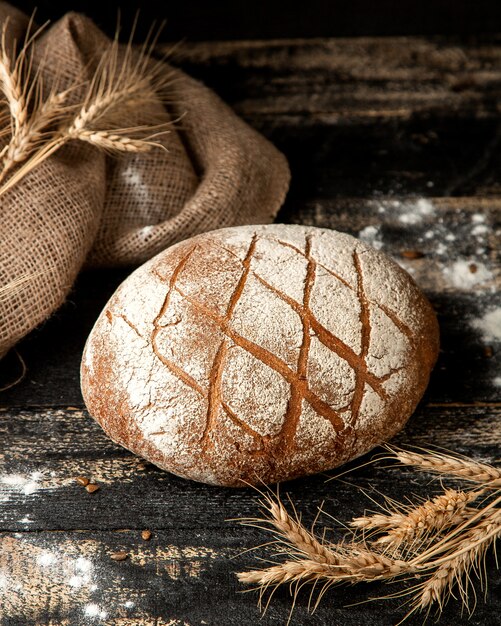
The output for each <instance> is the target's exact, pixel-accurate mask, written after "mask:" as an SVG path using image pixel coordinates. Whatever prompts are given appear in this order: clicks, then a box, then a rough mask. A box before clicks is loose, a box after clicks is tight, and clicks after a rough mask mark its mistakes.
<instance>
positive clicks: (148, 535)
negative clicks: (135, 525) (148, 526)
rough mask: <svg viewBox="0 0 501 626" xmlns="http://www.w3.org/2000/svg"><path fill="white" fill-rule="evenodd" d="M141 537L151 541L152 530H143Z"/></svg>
mask: <svg viewBox="0 0 501 626" xmlns="http://www.w3.org/2000/svg"><path fill="white" fill-rule="evenodd" d="M141 537H142V539H144V541H149V540H150V539H151V530H143V532H142V533H141Z"/></svg>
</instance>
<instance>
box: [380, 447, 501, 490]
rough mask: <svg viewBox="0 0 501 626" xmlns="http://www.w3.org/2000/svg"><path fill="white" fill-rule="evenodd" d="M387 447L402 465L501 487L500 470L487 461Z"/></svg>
mask: <svg viewBox="0 0 501 626" xmlns="http://www.w3.org/2000/svg"><path fill="white" fill-rule="evenodd" d="M388 449H389V450H390V451H391V452H393V454H394V455H395V457H396V458H397V459H398V460H399V461H400V463H402V464H404V465H411V466H413V467H416V468H417V469H419V470H423V471H426V472H433V473H436V474H442V475H446V476H454V477H456V478H461V479H463V480H467V481H471V482H475V483H480V484H482V485H483V486H484V487H486V488H489V489H499V488H500V487H501V470H500V469H498V468H496V467H493V466H492V465H488V464H487V463H480V462H478V461H474V460H473V459H465V458H461V457H457V456H452V455H450V454H442V453H439V452H433V453H429V454H420V453H418V452H413V451H412V452H411V451H409V450H399V449H397V448H389V447H388Z"/></svg>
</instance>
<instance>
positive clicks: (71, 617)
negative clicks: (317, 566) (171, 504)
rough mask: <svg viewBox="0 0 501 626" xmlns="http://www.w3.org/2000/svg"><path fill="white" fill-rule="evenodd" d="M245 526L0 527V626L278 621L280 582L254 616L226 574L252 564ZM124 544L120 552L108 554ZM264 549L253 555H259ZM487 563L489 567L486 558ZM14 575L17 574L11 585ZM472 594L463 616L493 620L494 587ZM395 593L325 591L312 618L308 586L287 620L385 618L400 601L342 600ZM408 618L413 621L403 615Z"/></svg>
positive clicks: (251, 599) (451, 611)
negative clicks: (116, 557)
mask: <svg viewBox="0 0 501 626" xmlns="http://www.w3.org/2000/svg"><path fill="white" fill-rule="evenodd" d="M264 537H265V536H264V535H263V533H261V532H258V531H256V530H253V529H245V528H235V527H233V528H232V527H229V528H228V529H226V531H224V532H220V533H219V534H218V535H217V536H215V535H213V534H210V535H209V534H208V533H207V532H205V531H203V530H202V531H201V532H197V533H193V532H192V531H179V530H176V531H170V532H164V531H157V532H155V534H154V535H153V538H152V539H151V540H150V541H149V542H144V541H142V540H141V538H140V536H139V533H138V532H130V531H126V532H106V531H100V532H60V533H36V534H35V533H31V534H28V533H16V534H11V533H1V534H0V548H1V551H0V572H2V578H1V580H2V585H3V588H4V589H5V591H6V593H5V595H4V601H3V603H2V608H1V617H0V624H2V626H48V625H50V626H56V625H57V626H70V625H71V626H73V625H75V624H114V625H118V626H187V625H188V626H199V625H203V624H207V625H211V626H212V625H215V624H217V625H218V626H219V625H221V626H223V625H224V626H241V624H257V623H263V624H284V623H285V621H286V619H287V615H288V614H289V610H290V607H291V597H290V595H289V593H288V590H287V589H283V590H279V591H278V592H276V593H275V595H274V598H273V602H272V603H271V604H270V607H269V610H268V612H267V614H266V617H265V618H264V619H263V620H262V621H260V619H259V617H260V614H259V610H258V608H257V606H256V602H257V595H256V594H253V593H246V594H242V593H239V591H241V590H242V587H240V586H239V585H238V583H237V581H236V578H235V575H234V572H235V571H239V570H243V569H247V568H248V567H253V566H256V563H258V561H256V556H254V555H253V554H246V555H241V556H239V555H240V553H241V552H242V550H245V549H247V548H251V547H254V546H256V545H258V544H260V543H263V539H264ZM117 551H125V552H126V554H127V559H126V560H124V561H121V562H116V561H113V560H112V559H111V558H110V555H111V554H113V553H116V552H117ZM271 553H272V551H271V550H261V551H259V552H258V553H257V555H258V556H261V557H265V556H267V557H268V558H269V557H270V556H271ZM488 565H489V569H490V568H491V567H492V565H493V564H492V563H491V561H489V564H488ZM19 581H24V585H23V586H22V587H21V588H20V585H19ZM500 583H501V580H499V579H498V578H494V579H492V580H491V585H490V590H489V592H488V593H487V596H486V603H484V601H483V598H482V599H481V600H479V603H478V606H477V610H476V613H475V616H474V617H473V619H472V620H471V621H469V622H468V624H474V625H479V626H480V625H482V626H491V625H492V626H494V624H496V623H497V622H496V619H497V615H499V611H500V610H501V596H500V595H499V594H497V593H496V589H497V587H498V586H499V584H500ZM394 591H396V587H395V585H393V586H392V587H391V588H390V589H388V588H385V587H383V586H382V585H377V584H372V585H370V586H369V585H367V586H366V587H365V589H364V588H363V587H360V588H356V589H354V588H350V587H348V588H347V587H345V588H339V589H335V590H331V591H330V592H329V593H328V594H327V596H326V597H325V598H324V601H323V602H322V604H321V605H320V606H319V608H318V610H317V612H316V613H315V617H314V618H312V617H311V616H308V612H307V603H308V591H306V592H305V593H303V594H302V595H300V596H299V598H298V600H297V602H296V608H295V611H294V613H293V616H292V620H291V624H292V625H296V626H299V625H302V624H313V623H314V624H316V625H318V626H333V624H335V625H341V624H343V625H344V624H346V625H347V626H351V625H353V626H355V625H357V626H358V625H359V624H364V623H367V612H368V611H370V623H371V624H376V625H378V626H387V625H388V624H389V623H390V622H389V621H388V615H389V611H391V616H392V617H391V620H392V622H391V623H394V622H396V621H398V619H399V618H401V617H403V616H404V614H405V609H401V608H400V609H399V605H400V604H401V603H400V601H395V600H393V601H386V602H379V603H371V604H369V605H364V604H361V605H358V606H350V607H347V606H345V605H346V604H352V603H356V602H361V601H363V600H365V599H367V598H368V597H370V596H373V597H374V596H377V595H385V594H388V593H389V592H394ZM447 619H448V620H450V621H444V622H441V623H444V624H452V623H455V624H462V623H466V622H465V620H464V618H463V619H462V617H461V613H460V609H459V608H458V607H457V606H454V605H452V604H451V606H450V607H448V608H447ZM408 623H409V624H410V625H411V626H412V625H416V626H417V625H418V624H421V623H422V619H421V618H416V619H411V620H410V621H409V622H408Z"/></svg>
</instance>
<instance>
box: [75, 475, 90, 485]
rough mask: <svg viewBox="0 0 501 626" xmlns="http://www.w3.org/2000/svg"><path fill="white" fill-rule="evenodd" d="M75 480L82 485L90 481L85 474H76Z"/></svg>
mask: <svg viewBox="0 0 501 626" xmlns="http://www.w3.org/2000/svg"><path fill="white" fill-rule="evenodd" d="M76 481H77V483H80V484H81V485H83V486H84V487H87V485H88V484H89V483H90V480H89V479H88V478H87V477H86V476H77V478H76Z"/></svg>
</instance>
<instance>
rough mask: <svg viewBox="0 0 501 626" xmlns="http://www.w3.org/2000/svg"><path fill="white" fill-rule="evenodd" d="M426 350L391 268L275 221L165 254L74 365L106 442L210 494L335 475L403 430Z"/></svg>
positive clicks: (432, 354) (406, 284) (366, 250)
mask: <svg viewBox="0 0 501 626" xmlns="http://www.w3.org/2000/svg"><path fill="white" fill-rule="evenodd" d="M437 352H438V325H437V320H436V317H435V314H434V312H433V310H432V308H431V306H430V304H429V303H428V301H427V300H426V298H425V297H424V296H423V294H422V293H421V292H420V291H419V289H418V288H417V286H416V285H415V283H414V282H413V281H412V279H411V278H410V277H409V275H408V274H407V273H406V272H404V271H403V270H402V269H401V268H400V267H399V266H398V265H396V263H394V262H393V261H392V260H391V259H389V258H388V257H387V256H385V255H384V254H382V253H380V252H377V251H376V250H374V249H372V248H370V247H369V246H367V245H365V244H364V243H362V242H360V241H358V240H356V239H354V238H353V237H351V236H349V235H346V234H342V233H338V232H335V231H332V230H325V229H320V228H310V227H306V226H288V225H283V224H272V225H269V226H241V227H235V228H225V229H222V230H217V231H213V232H210V233H206V234H203V235H199V236H197V237H194V238H192V239H189V240H186V241H183V242H181V243H178V244H177V245H175V246H172V247H171V248H169V249H167V250H165V251H164V252H162V253H161V254H159V255H157V256H156V257H155V258H153V259H152V260H151V261H149V262H148V263H146V264H145V265H143V266H142V267H140V268H139V269H138V270H136V271H135V272H134V273H133V274H132V275H131V276H129V278H127V280H126V281H125V282H124V283H123V284H122V285H121V286H120V287H119V289H118V290H117V292H116V293H115V294H114V295H113V297H112V298H111V300H110V301H109V302H108V304H107V305H106V307H105V309H104V311H103V312H102V314H101V316H100V317H99V319H98V320H97V322H96V325H95V326H94V329H93V330H92V333H91V335H90V337H89V339H88V341H87V345H86V347H85V352H84V356H83V361H82V371H81V375H82V392H83V395H84V399H85V402H86V404H87V407H88V409H89V412H90V413H91V415H92V416H93V417H94V418H95V419H96V420H97V421H98V422H99V423H100V424H101V426H102V427H103V428H104V430H105V431H106V432H107V433H108V435H109V436H110V437H111V438H112V439H113V440H114V441H116V442H117V443H120V444H121V445H123V446H125V447H126V448H128V449H129V450H132V451H133V452H135V453H137V454H139V455H141V456H143V457H144V458H146V459H148V460H149V461H151V462H152V463H155V464H156V465H158V466H159V467H162V468H164V469H166V470H168V471H170V472H173V473H174V474H177V475H179V476H183V477H186V478H191V479H193V480H199V481H202V482H206V483H210V484H215V485H228V486H241V485H243V484H244V482H246V483H257V482H259V481H264V482H265V483H270V482H276V481H281V480H288V479H290V478H294V477H297V476H301V475H305V474H311V473H314V472H319V471H322V470H327V469H330V468H333V467H335V466H337V465H339V464H341V463H343V462H345V461H348V460H350V459H352V458H354V457H356V456H358V455H360V454H363V453H364V452H367V451H368V450H370V449H371V448H373V447H374V446H375V445H377V444H378V443H380V442H381V441H383V440H386V439H388V438H389V437H391V436H392V435H393V434H395V433H396V432H397V431H398V430H400V429H401V428H402V426H403V425H404V424H405V422H406V421H407V419H408V417H409V415H410V414H411V413H412V411H413V410H414V408H415V407H416V404H417V403H418V401H419V399H420V398H421V396H422V394H423V392H424V390H425V388H426V385H427V383H428V379H429V375H430V371H431V369H432V367H433V365H434V363H435V360H436V357H437Z"/></svg>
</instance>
